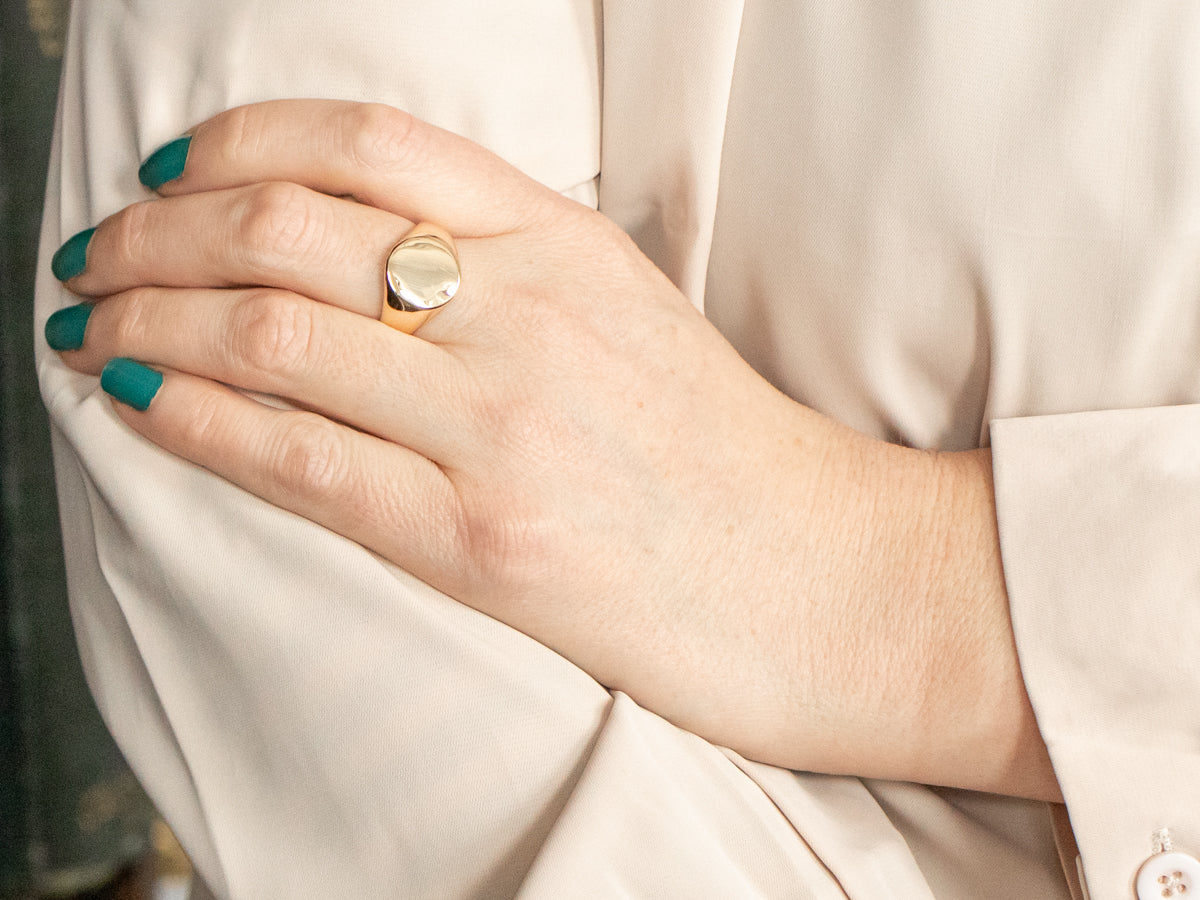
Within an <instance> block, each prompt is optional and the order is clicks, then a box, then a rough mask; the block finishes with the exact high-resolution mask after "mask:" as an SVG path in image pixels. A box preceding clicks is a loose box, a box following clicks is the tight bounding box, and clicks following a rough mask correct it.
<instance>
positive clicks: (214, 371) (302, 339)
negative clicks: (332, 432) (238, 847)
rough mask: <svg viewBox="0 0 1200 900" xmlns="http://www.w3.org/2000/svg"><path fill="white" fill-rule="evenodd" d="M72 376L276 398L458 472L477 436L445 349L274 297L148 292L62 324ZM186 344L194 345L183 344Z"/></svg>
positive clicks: (73, 311) (55, 332)
mask: <svg viewBox="0 0 1200 900" xmlns="http://www.w3.org/2000/svg"><path fill="white" fill-rule="evenodd" d="M46 336H47V339H48V340H49V342H50V344H51V346H52V347H54V348H55V349H58V350H62V351H66V352H65V353H64V358H65V360H66V361H67V363H68V364H69V365H71V367H72V368H75V369H77V370H79V371H82V372H87V373H89V374H98V373H99V372H100V371H101V369H102V367H103V366H104V365H105V363H107V362H108V360H110V359H112V358H114V357H131V358H134V359H137V360H140V361H142V362H145V363H147V364H149V365H151V366H154V367H166V368H170V369H175V370H182V371H186V372H191V373H193V374H196V375H200V376H202V377H204V378H208V379H212V380H215V381H220V382H224V383H226V384H234V385H237V386H238V387H241V388H245V389H247V390H251V391H256V392H260V393H265V394H274V395H276V396H280V397H283V398H286V399H288V400H290V401H292V402H293V403H295V404H296V405H298V406H301V407H304V408H305V409H309V410H314V411H317V412H320V413H322V414H324V415H325V416H328V417H329V418H332V419H336V420H339V421H341V422H346V423H348V424H350V425H352V426H354V427H355V428H357V429H359V430H362V431H366V432H369V433H371V434H374V435H377V436H379V437H382V438H385V439H387V440H390V441H393V442H395V443H398V444H401V445H403V446H406V447H409V448H411V449H413V450H416V451H417V452H419V453H421V454H422V455H425V456H428V457H430V458H432V459H435V460H438V461H439V462H442V463H443V464H454V463H455V462H456V461H457V460H458V458H459V455H460V453H461V452H462V451H463V450H464V449H465V447H466V446H467V442H468V439H469V438H468V436H469V435H470V433H471V431H470V428H469V425H470V423H469V421H467V414H466V410H467V409H468V408H469V405H470V404H469V403H468V402H467V400H466V396H467V394H468V389H469V384H470V381H469V380H468V379H467V378H466V376H465V375H464V373H463V371H462V367H461V364H460V363H459V362H458V361H457V359H456V358H455V357H454V356H452V355H451V354H450V353H447V352H446V351H444V350H442V349H441V348H439V347H438V346H436V345H434V344H431V343H428V342H426V341H423V340H419V339H417V338H413V337H409V336H408V335H404V334H400V333H398V332H396V331H394V330H393V329H391V328H388V327H387V326H386V325H383V324H382V323H380V322H377V321H372V320H370V319H366V318H363V317H362V316H358V315H354V314H352V313H349V312H347V311H345V310H341V309H338V308H336V307H331V306H325V305H323V304H319V303H314V302H312V301H311V300H308V299H306V298H304V297H301V296H298V295H296V294H293V293H290V292H287V291H280V290H271V289H261V288H260V289H242V290H179V289H164V288H141V289H138V290H135V291H128V292H126V293H123V294H119V295H117V296H115V297H112V298H110V299H107V300H104V301H102V302H100V303H97V304H94V305H92V304H83V305H80V306H77V307H69V308H67V309H64V310H60V311H59V312H56V313H55V314H54V315H53V316H51V317H50V320H49V322H47V326H46ZM181 336H186V337H181Z"/></svg>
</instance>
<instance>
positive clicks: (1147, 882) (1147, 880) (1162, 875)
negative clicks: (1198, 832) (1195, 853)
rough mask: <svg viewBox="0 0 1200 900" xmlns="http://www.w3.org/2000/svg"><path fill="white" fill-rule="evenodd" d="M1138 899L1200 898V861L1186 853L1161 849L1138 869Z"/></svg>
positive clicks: (1175, 899) (1198, 899) (1136, 884)
mask: <svg viewBox="0 0 1200 900" xmlns="http://www.w3.org/2000/svg"><path fill="white" fill-rule="evenodd" d="M1135 886H1136V888H1137V896H1138V900H1163V898H1167V900H1178V898H1187V897H1192V896H1195V897H1196V898H1197V900H1200V861H1198V860H1196V859H1195V858H1194V857H1191V856H1188V855H1187V854H1186V853H1175V852H1171V853H1158V854H1155V855H1154V856H1152V857H1150V858H1149V859H1148V860H1146V861H1145V862H1144V863H1142V867H1141V868H1140V869H1138V873H1137V881H1136V882H1135Z"/></svg>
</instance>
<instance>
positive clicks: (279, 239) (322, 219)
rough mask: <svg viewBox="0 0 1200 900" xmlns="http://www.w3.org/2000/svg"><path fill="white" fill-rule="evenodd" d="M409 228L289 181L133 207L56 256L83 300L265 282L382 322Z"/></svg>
mask: <svg viewBox="0 0 1200 900" xmlns="http://www.w3.org/2000/svg"><path fill="white" fill-rule="evenodd" d="M410 227H411V223H410V222H409V221H408V220H406V219H403V218H401V217H400V216H396V215H394V214H392V213H388V212H384V211H383V210H380V209H376V208H375V207H372V206H366V205H364V204H361V203H356V202H354V201H353V200H346V199H341V198H338V197H330V196H327V195H325V194H321V193H318V192H316V191H313V190H309V189H308V188H305V187H301V186H299V185H296V184H291V183H287V182H268V183H265V184H256V185H250V186H247V187H239V188H232V189H227V190H216V191H207V192H203V193H198V194H187V195H183V196H180V197H168V198H163V199H158V200H149V201H145V202H142V203H135V204H133V205H132V206H129V207H126V208H125V209H123V210H121V211H120V212H119V213H116V214H115V215H113V216H110V217H109V218H108V219H105V220H104V221H103V222H102V223H100V225H99V226H98V227H97V228H96V229H95V230H94V231H93V232H91V233H90V234H89V233H88V232H82V233H81V235H78V236H76V237H75V238H72V240H71V241H68V242H67V243H66V244H64V247H63V249H62V250H60V251H59V253H58V254H56V255H55V259H54V263H53V265H54V269H55V274H56V275H58V276H59V277H60V278H64V280H66V281H67V284H68V286H69V287H70V289H71V290H72V291H74V292H75V293H77V294H81V295H83V296H89V297H102V296H107V295H109V294H116V293H119V292H121V291H125V290H128V289H130V288H133V287H137V286H140V285H147V284H153V285H160V286H166V287H231V286H239V285H262V286H265V287H276V288H283V289H285V290H290V291H295V292H296V293H299V294H303V295H304V296H306V297H311V298H313V299H314V300H320V301H322V302H324V303H329V304H332V305H334V306H340V307H342V308H343V309H347V310H350V311H351V312H356V313H359V314H360V315H365V316H368V317H370V318H378V317H379V313H380V309H381V304H382V302H383V295H384V287H383V265H384V261H385V260H386V259H387V254H388V251H389V250H390V249H391V247H392V246H393V245H394V244H395V243H396V242H397V241H398V240H400V238H401V237H403V236H404V234H405V233H406V232H407V231H408V229H409V228H410Z"/></svg>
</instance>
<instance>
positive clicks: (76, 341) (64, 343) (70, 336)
mask: <svg viewBox="0 0 1200 900" xmlns="http://www.w3.org/2000/svg"><path fill="white" fill-rule="evenodd" d="M91 314H92V304H90V303H80V304H79V305H78V306H68V307H67V308H66V309H60V310H59V311H58V312H56V313H54V314H52V315H51V316H50V318H48V319H47V320H46V343H47V344H49V345H50V349H51V350H78V349H79V348H80V347H82V346H83V333H84V331H86V330H87V323H88V317H89V316H90V315H91Z"/></svg>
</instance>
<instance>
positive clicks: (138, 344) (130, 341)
mask: <svg viewBox="0 0 1200 900" xmlns="http://www.w3.org/2000/svg"><path fill="white" fill-rule="evenodd" d="M153 310H154V299H153V289H151V288H145V287H138V288H132V289H131V290H128V291H125V292H124V293H123V294H121V296H120V299H119V300H118V301H117V304H116V313H117V315H116V321H115V322H114V323H113V326H112V328H113V340H114V341H115V343H116V347H117V349H118V350H119V351H120V352H122V353H130V352H136V351H137V350H138V349H140V348H142V347H144V346H145V344H146V342H147V338H148V337H149V332H150V328H151V322H152V317H153Z"/></svg>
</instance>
